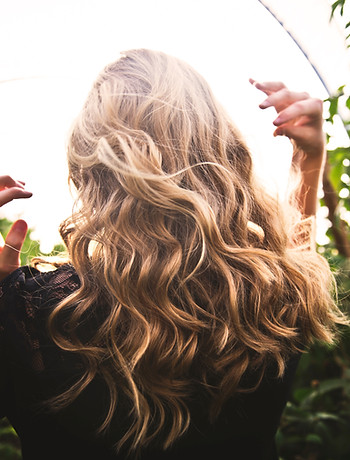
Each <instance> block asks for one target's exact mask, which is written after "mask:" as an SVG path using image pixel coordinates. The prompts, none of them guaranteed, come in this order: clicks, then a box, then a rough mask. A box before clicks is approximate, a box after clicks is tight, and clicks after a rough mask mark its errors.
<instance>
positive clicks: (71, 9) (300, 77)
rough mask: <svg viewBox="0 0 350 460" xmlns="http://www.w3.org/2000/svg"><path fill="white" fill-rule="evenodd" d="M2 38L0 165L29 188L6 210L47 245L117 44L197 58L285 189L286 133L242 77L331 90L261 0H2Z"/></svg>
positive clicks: (268, 173) (62, 213) (271, 178)
mask: <svg viewBox="0 0 350 460" xmlns="http://www.w3.org/2000/svg"><path fill="white" fill-rule="evenodd" d="M318 1H321V0H318ZM305 8H307V1H306V2H305ZM313 20H315V21H316V20H317V17H315V16H314V17H313ZM0 42H1V43H2V46H1V48H0V149H1V174H10V175H13V176H14V177H15V178H17V179H20V180H24V181H25V182H26V184H27V188H28V190H30V191H32V192H33V193H34V195H33V197H32V198H31V199H30V200H25V201H24V200H22V201H18V202H12V203H10V204H9V205H8V206H7V207H6V208H5V209H4V210H3V211H2V213H1V216H7V217H8V218H11V219H14V218H17V217H21V218H25V219H26V220H27V222H28V224H29V226H30V227H32V228H35V234H33V237H36V238H39V239H40V240H41V242H42V249H43V250H50V247H51V246H52V245H53V244H54V243H55V242H57V241H59V236H58V232H57V227H58V224H59V223H60V221H61V220H62V219H63V218H64V217H66V216H67V215H68V214H69V213H70V210H71V199H70V197H69V192H68V187H67V184H66V175H67V171H66V166H65V141H66V135H67V131H68V129H69V126H70V124H71V122H72V120H73V118H74V116H75V115H76V114H77V112H78V111H79V108H80V106H81V105H82V103H83V101H84V98H85V96H86V94H87V92H88V90H89V88H90V86H91V84H92V81H93V80H94V78H95V77H96V76H97V74H98V72H99V71H100V70H101V69H102V68H103V67H104V65H106V64H107V63H108V62H110V61H113V60H115V59H116V58H117V57H118V53H119V52H120V51H122V50H126V49H130V48H139V47H143V48H151V49H159V50H162V51H165V52H167V53H169V54H173V55H175V56H178V57H180V58H181V59H184V60H186V61H188V62H189V63H190V64H191V65H193V66H194V67H195V68H196V69H197V70H199V71H200V72H201V73H202V74H203V75H204V77H205V78H206V79H207V80H208V81H209V83H210V84H211V86H212V88H213V90H214V93H215V94H216V95H217V97H218V99H219V100H220V101H221V102H222V103H223V105H224V106H225V107H226V108H227V110H228V111H229V113H230V114H231V116H232V117H233V119H234V121H235V122H236V124H237V125H238V127H239V128H240V130H241V131H242V132H243V134H244V135H245V136H246V138H247V142H248V145H250V147H251V149H252V152H253V156H254V159H255V162H256V170H257V171H258V173H259V175H260V176H261V177H262V178H263V179H264V180H265V181H266V182H267V183H268V184H269V186H273V185H275V186H276V187H277V188H279V189H280V190H283V185H284V184H285V183H286V180H287V175H288V161H289V159H290V154H291V149H290V145H289V142H288V141H287V140H286V139H282V138H273V137H272V132H273V126H272V120H273V119H274V118H275V114H274V112H273V110H272V109H270V110H267V111H261V110H260V109H259V108H258V104H259V103H260V102H261V100H262V99H263V96H262V95H261V94H259V93H258V91H257V90H256V89H255V88H253V87H251V85H250V84H249V82H248V78H249V77H252V78H255V79H258V80H259V79H260V80H269V79H274V80H282V81H284V82H285V83H286V84H287V85H288V86H290V87H291V88H293V89H295V90H302V91H304V90H306V91H308V92H309V93H310V94H312V95H314V96H316V97H320V98H325V97H327V94H326V92H325V90H324V88H323V86H322V84H321V83H320V81H319V79H318V78H317V76H316V74H315V73H314V71H313V70H312V68H311V66H310V65H309V64H308V62H307V60H306V58H305V57H304V56H303V55H302V53H301V52H300V51H299V49H298V48H297V47H296V46H295V44H294V43H293V41H292V40H291V39H290V37H289V36H288V35H287V34H286V33H285V32H284V31H283V28H282V27H281V26H280V25H279V24H278V23H277V22H276V21H275V20H274V19H273V18H272V16H271V15H270V14H269V13H268V12H267V11H266V9H265V8H264V7H263V6H262V5H261V4H260V3H259V2H258V0H244V1H242V0H215V1H213V0H177V1H176V2H175V1H173V0H128V1H125V0H57V1H55V0H30V1H28V0H11V1H8V0H0ZM13 79H14V80H13ZM7 80H11V81H7ZM12 80H13V81H12Z"/></svg>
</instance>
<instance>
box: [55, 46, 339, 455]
mask: <svg viewBox="0 0 350 460" xmlns="http://www.w3.org/2000/svg"><path fill="white" fill-rule="evenodd" d="M68 162H69V169H70V177H71V179H72V181H73V183H74V185H75V187H76V189H77V203H78V204H77V209H76V210H75V212H74V213H73V216H72V218H71V219H68V220H67V221H66V222H65V223H64V224H63V225H62V236H63V238H64V240H65V241H66V243H67V246H68V249H69V252H70V256H71V259H72V263H73V265H74V267H75V269H76V271H77V273H78V275H79V277H80V279H81V288H80V289H79V290H78V291H76V292H75V293H74V294H73V295H71V296H70V297H69V298H67V299H66V300H64V301H63V302H61V303H60V304H59V305H58V306H57V308H56V309H55V310H54V311H53V313H52V315H51V320H50V327H51V332H52V335H53V337H54V339H55V341H56V343H57V344H58V345H59V346H61V347H62V348H64V349H66V350H71V351H78V352H80V353H81V354H82V355H83V356H84V357H85V358H86V360H87V363H88V370H87V372H86V374H84V376H83V377H82V379H81V381H79V382H78V383H77V385H76V386H74V388H72V389H71V390H69V391H68V392H66V393H65V394H63V395H62V396H61V397H59V398H57V399H56V403H57V405H58V406H60V405H64V402H65V401H66V402H67V401H68V402H69V401H71V400H72V399H74V398H75V397H76V395H77V394H79V392H80V391H82V390H83V388H84V387H85V386H86V385H87V384H88V383H89V381H90V380H91V379H92V378H94V376H95V375H96V373H99V374H101V375H102V376H103V378H104V379H105V381H106V383H107V384H108V387H109V390H110V396H111V402H110V408H109V412H108V414H107V416H106V418H105V421H104V423H103V425H102V427H101V429H104V428H106V427H107V426H108V425H109V423H110V421H111V419H112V417H113V413H114V411H115V410H116V407H117V390H116V382H118V388H119V389H121V390H122V392H123V393H124V395H125V397H127V398H129V399H130V400H131V402H132V406H133V413H132V415H133V422H132V425H131V427H130V429H129V430H128V431H126V433H125V437H124V438H123V439H122V440H119V446H120V445H123V444H124V443H125V442H128V443H131V446H132V448H137V447H140V446H143V445H145V444H147V443H148V442H149V441H150V440H152V439H153V438H154V437H155V436H157V434H159V433H160V432H162V430H165V426H167V427H168V431H167V432H165V433H163V439H164V443H163V445H164V447H167V446H169V445H170V444H171V443H172V442H173V441H174V440H176V439H177V438H178V437H179V436H180V435H181V433H183V432H184V431H185V430H186V428H187V426H188V423H189V421H190V413H189V409H188V406H187V401H188V398H190V397H191V395H192V394H193V392H195V391H198V388H202V389H204V390H205V391H208V393H209V394H210V395H211V401H212V402H211V406H210V414H211V415H212V416H215V415H216V414H217V413H218V412H219V410H220V407H221V406H222V404H223V402H224V401H225V400H226V399H227V398H228V397H230V396H231V395H232V394H234V393H235V392H237V391H242V390H244V391H246V390H247V388H246V387H244V384H243V383H242V382H243V381H244V378H245V376H246V375H247V373H249V372H250V371H251V370H252V369H254V374H253V375H254V376H255V383H256V384H258V382H259V380H260V379H261V378H262V376H263V374H264V372H265V370H266V368H267V366H268V365H269V363H277V368H278V370H279V375H282V374H283V371H284V368H285V363H286V362H287V360H288V357H289V356H290V355H291V353H293V352H294V353H295V352H296V351H297V350H298V349H300V348H301V347H303V346H304V345H305V344H307V343H308V342H310V340H311V339H312V338H315V337H316V338H319V339H322V340H327V341H331V340H332V325H333V323H334V321H335V320H336V317H337V315H338V312H337V311H336V309H335V307H334V304H333V302H332V299H331V297H330V294H329V286H330V279H331V277H330V272H329V269H328V267H327V264H326V263H325V262H324V261H323V259H321V258H320V257H319V256H318V255H317V254H316V253H314V252H313V251H309V250H307V249H305V247H304V248H303V247H300V246H298V245H297V243H296V240H297V239H296V238H295V236H294V237H293V238H292V235H290V234H288V231H287V230H286V228H285V223H286V222H285V221H284V217H283V215H282V212H281V209H280V207H279V205H278V203H277V202H276V201H275V200H273V199H272V198H270V197H269V196H268V195H267V194H266V193H262V191H261V189H259V188H258V186H257V185H256V184H255V182H254V180H253V177H252V160H251V156H250V153H249V151H248V149H247V148H246V146H245V145H244V142H243V141H242V139H241V137H240V135H239V133H238V132H237V130H236V128H235V127H234V126H233V124H232V122H231V121H230V119H229V117H228V116H227V114H226V113H225V111H224V110H223V109H222V107H221V106H220V105H219V104H218V103H217V102H216V100H215V98H214V97H213V95H212V93H211V91H210V89H209V87H208V85H207V83H206V82H205V81H204V80H203V78H202V77H201V76H200V75H198V74H197V73H196V72H195V71H194V70H193V69H192V68H191V67H190V66H188V65H187V64H185V63H183V62H182V61H180V60H178V59H176V58H173V57H169V56H167V55H165V54H164V53H161V52H155V51H148V50H134V51H129V52H127V53H125V54H123V56H122V57H121V58H120V59H119V60H118V61H116V62H115V63H113V64H111V65H109V66H107V67H106V68H105V69H104V70H103V71H102V73H101V74H100V75H99V77H98V79H97V81H96V82H95V84H94V86H93V88H92V90H91V92H90V94H89V97H88V99H87V101H86V104H85V106H84V107H83V110H82V112H81V114H80V115H79V117H78V118H77V120H76V122H75V124H74V126H73V129H72V133H71V138H70V143H69V146H68ZM292 241H294V243H295V244H292ZM73 307H74V308H73ZM316 307H317V314H315V313H314V309H315V308H316ZM63 312H64V314H63V315H61V313H63ZM60 318H64V321H65V325H64V326H65V327H64V329H63V328H62V327H61V326H62V324H61V323H62V321H63V319H61V322H60ZM88 318H95V321H98V325H99V327H97V328H96V327H94V328H93V329H91V330H90V332H89V333H88V334H86V327H87V321H88V320H87V319H88ZM82 319H84V322H82V321H81V320H82ZM77 324H83V328H85V329H84V332H82V331H81V330H80V328H79V327H77ZM165 414H168V415H169V414H170V416H171V418H170V419H171V420H172V421H171V422H170V429H169V420H168V422H167V423H166V420H165V419H166V415H165Z"/></svg>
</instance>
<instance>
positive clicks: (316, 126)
mask: <svg viewBox="0 0 350 460" xmlns="http://www.w3.org/2000/svg"><path fill="white" fill-rule="evenodd" d="M249 81H250V83H251V84H252V85H254V86H255V87H256V88H257V89H259V90H260V91H262V92H263V93H265V94H266V96H267V98H266V99H265V100H264V101H263V102H262V103H261V104H260V105H259V107H260V108H261V109H267V108H268V107H274V108H275V109H276V112H277V114H278V116H277V118H276V119H275V120H274V122H273V124H274V125H275V126H276V129H275V131H274V135H275V136H287V137H288V138H289V139H290V140H291V141H292V144H293V146H294V154H293V159H292V166H294V167H297V168H298V169H299V170H300V173H301V184H300V188H299V190H298V192H297V196H296V199H297V201H298V203H299V207H300V211H301V212H302V214H304V215H305V216H312V215H314V214H315V213H316V209H317V202H318V198H317V192H318V187H319V182H320V177H321V173H322V170H323V166H324V158H325V135H324V132H323V129H322V127H323V103H322V101H321V100H320V99H315V98H313V97H310V96H309V94H308V93H300V92H293V91H290V90H289V89H288V88H286V86H285V85H284V83H281V82H265V83H259V82H257V81H255V80H253V79H250V80H249Z"/></svg>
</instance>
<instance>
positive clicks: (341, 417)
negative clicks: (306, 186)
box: [277, 0, 350, 460]
mask: <svg viewBox="0 0 350 460" xmlns="http://www.w3.org/2000/svg"><path fill="white" fill-rule="evenodd" d="M345 1H346V0H338V1H336V2H334V3H333V5H332V12H331V17H333V15H334V13H335V11H336V10H337V9H339V12H340V14H341V15H343V14H344V5H345ZM346 28H350V22H349V23H347V24H346ZM348 38H349V36H347V39H348ZM346 89H347V88H346V87H345V86H342V87H340V88H339V89H338V91H337V92H336V94H333V95H331V96H330V97H329V98H328V99H326V101H325V102H326V104H328V112H329V114H328V117H327V118H326V127H327V126H328V127H329V128H331V127H332V125H333V124H334V123H335V122H336V121H338V122H339V119H341V121H342V123H343V126H344V128H345V130H346V132H347V135H348V138H349V144H348V145H345V146H340V147H337V148H335V149H331V150H328V152H327V163H326V168H325V175H324V178H323V190H324V196H323V198H322V200H321V204H322V205H323V206H327V208H328V212H329V214H328V219H329V221H330V227H329V229H328V231H327V236H328V238H329V242H328V243H327V245H325V246H323V247H319V248H318V250H319V252H320V253H322V254H323V255H324V256H325V257H326V258H327V259H328V261H329V263H330V265H331V267H332V268H333V271H334V274H335V278H336V281H337V289H338V293H339V294H338V295H339V303H340V305H341V306H342V308H343V310H344V311H345V312H347V313H348V314H350V295H349V294H350V277H349V270H350V227H349V224H350V96H349V95H346ZM340 114H341V115H340ZM337 119H338V120H337ZM327 140H328V141H331V140H332V137H331V135H329V134H328V135H327ZM349 433H350V330H349V328H343V329H342V330H341V336H340V341H339V343H338V345H337V346H334V347H326V346H325V345H322V344H319V343H318V344H314V345H313V346H312V347H311V349H310V350H309V352H308V353H306V354H304V355H303V356H302V359H301V362H300V365H299V368H298V372H297V376H296V379H295V382H294V386H293V390H292V393H291V397H290V400H289V402H288V404H287V406H286V409H285V411H284V414H283V417H282V421H281V424H280V428H279V431H278V433H277V443H278V447H279V454H280V456H281V459H283V460H348V459H349V458H350V436H349Z"/></svg>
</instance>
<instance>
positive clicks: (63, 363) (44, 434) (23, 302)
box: [0, 265, 298, 460]
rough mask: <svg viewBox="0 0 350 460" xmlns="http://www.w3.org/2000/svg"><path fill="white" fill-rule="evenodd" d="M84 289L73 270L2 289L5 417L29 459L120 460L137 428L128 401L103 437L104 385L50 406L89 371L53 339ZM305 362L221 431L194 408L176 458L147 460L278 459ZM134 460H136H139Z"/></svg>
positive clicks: (236, 411) (169, 454) (22, 271)
mask: <svg viewBox="0 0 350 460" xmlns="http://www.w3.org/2000/svg"><path fill="white" fill-rule="evenodd" d="M78 286H79V279H78V277H77V275H76V273H75V271H74V268H73V267H72V266H70V265H65V266H62V267H60V268H59V269H57V270H55V271H52V272H47V273H40V272H38V271H37V270H35V269H34V268H30V267H21V268H19V269H18V270H16V271H15V272H13V273H12V274H11V275H9V276H8V277H7V278H6V279H5V280H3V282H2V283H1V284H0V369H1V371H0V417H7V418H8V419H9V420H10V422H11V423H12V425H13V426H14V428H15V429H16V431H17V433H18V435H19V437H20V439H21V444H22V454H23V459H24V460H28V459H29V460H31V459H33V460H44V459H45V460H55V459H57V460H58V459H64V460H73V459H74V460H80V459H84V460H86V459H91V460H92V459H96V460H112V459H113V460H117V459H119V460H120V459H125V458H126V454H125V452H120V453H119V454H116V453H115V450H114V449H113V445H114V444H115V443H116V442H117V441H118V439H119V438H120V437H121V436H122V435H123V433H125V431H126V430H127V428H128V423H129V416H128V413H129V410H130V407H129V408H128V403H127V401H123V398H122V395H121V396H120V399H119V401H118V408H117V412H116V414H115V416H114V419H113V422H112V425H111V427H110V430H109V431H108V432H107V433H106V434H105V435H104V436H97V435H96V428H97V427H98V426H99V425H100V423H101V420H103V419H104V416H105V410H106V408H107V406H108V392H107V389H106V387H105V385H104V383H103V381H102V380H101V381H100V380H98V379H97V378H96V379H95V380H94V381H93V382H92V383H91V384H90V385H89V386H88V387H87V389H86V390H85V391H84V392H83V393H82V394H81V395H80V396H79V397H78V398H77V400H75V402H74V403H72V404H71V405H70V406H69V407H68V408H66V409H64V410H60V411H59V412H56V413H53V412H52V411H50V410H49V409H48V405H47V404H45V401H47V399H48V398H50V397H52V396H55V395H57V394H60V393H61V392H62V391H63V390H64V389H66V388H68V387H69V386H70V385H72V384H73V383H74V382H75V381H76V380H77V378H78V377H79V375H81V372H82V363H81V362H80V360H79V357H77V356H75V355H73V354H72V353H65V352H63V351H62V350H60V349H59V348H58V347H57V346H56V345H55V344H54V343H53V341H52V340H51V339H50V337H49V334H48V332H47V326H46V324H47V318H48V314H49V312H50V311H51V310H52V308H53V306H54V305H55V304H57V302H58V301H60V300H61V299H63V298H64V297H65V296H67V295H69V294H70V293H72V292H73V291H74V290H75V289H77V287H78ZM297 362H298V357H295V358H294V359H292V360H291V361H290V363H289V365H288V369H287V372H286V374H285V376H284V378H283V379H276V378H273V377H266V378H265V379H264V381H263V382H262V384H261V386H260V387H259V389H258V390H257V391H256V392H254V393H252V394H244V395H240V396H239V397H236V398H234V399H232V401H229V402H228V403H227V405H226V407H225V408H224V410H223V411H222V413H221V415H220V417H219V418H218V420H217V421H216V422H215V423H214V424H210V423H209V421H208V419H207V415H206V413H207V411H206V408H207V402H206V400H205V398H204V397H202V396H199V394H200V393H198V397H197V399H196V400H195V401H192V402H190V410H191V415H192V418H191V420H192V421H191V425H190V428H189V430H188V432H187V433H186V435H185V436H183V437H182V438H181V439H180V440H179V441H177V442H176V443H175V444H174V446H173V447H172V448H171V449H170V450H168V451H165V452H163V451H161V450H160V449H158V447H157V442H155V443H154V444H153V445H151V446H150V447H149V448H147V450H145V451H143V452H141V456H140V457H139V458H140V460H150V459H152V460H157V459H159V460H160V459H164V460H178V459H181V460H185V459H187V458H192V459H193V460H195V459H197V458H198V459H201V460H209V459H210V460H211V459H223V458H225V459H232V460H277V458H278V456H277V454H276V449H275V445H274V435H275V432H276V429H277V427H278V424H279V420H280V416H281V413H282V411H283V409H284V406H285V404H286V400H287V396H288V391H289V388H290V385H291V382H292V379H293V376H294V374H295V369H296V366H297ZM131 458H133V457H132V456H131Z"/></svg>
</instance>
